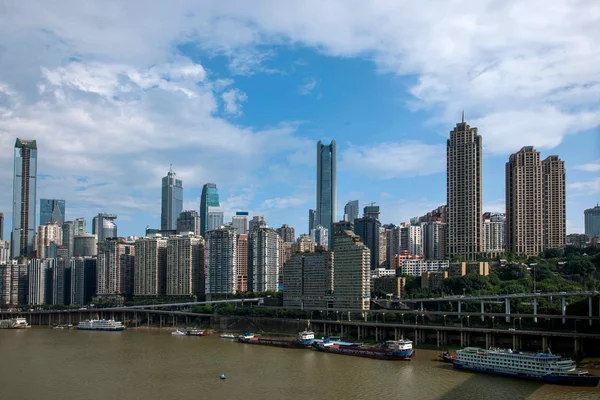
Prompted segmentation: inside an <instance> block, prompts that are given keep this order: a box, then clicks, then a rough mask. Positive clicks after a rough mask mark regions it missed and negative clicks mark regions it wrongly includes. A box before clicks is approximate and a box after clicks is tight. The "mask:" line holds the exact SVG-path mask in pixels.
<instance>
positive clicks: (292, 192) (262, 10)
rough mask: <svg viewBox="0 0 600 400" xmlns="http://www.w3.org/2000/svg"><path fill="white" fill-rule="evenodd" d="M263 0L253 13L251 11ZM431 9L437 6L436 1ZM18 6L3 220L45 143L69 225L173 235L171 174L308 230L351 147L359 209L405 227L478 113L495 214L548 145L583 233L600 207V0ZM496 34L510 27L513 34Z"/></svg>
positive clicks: (45, 192)
mask: <svg viewBox="0 0 600 400" xmlns="http://www.w3.org/2000/svg"><path fill="white" fill-rule="evenodd" d="M250 3H252V4H250ZM421 3H422V4H421ZM421 3H419V4H415V3H414V2H408V1H406V2H404V1H378V2H370V3H369V2H359V1H341V0H340V1H333V0H332V1H328V2H321V1H292V2H278V1H269V0H257V1H255V2H246V1H241V0H239V1H237V0H232V1H227V2H213V1H200V2H198V1H185V0H181V1H174V2H169V4H166V3H165V4H158V3H156V4H155V5H154V6H153V7H148V6H147V3H146V2H142V1H129V2H126V3H125V2H117V1H109V2H105V3H102V4H99V3H98V4H94V3H81V2H77V1H72V2H68V1H67V2H61V4H60V5H56V4H54V5H50V4H48V3H47V2H43V1H23V2H14V3H11V4H10V5H8V6H4V7H3V8H2V9H0V19H1V20H2V21H3V23H2V24H0V212H4V214H5V216H6V217H7V219H8V224H7V225H8V226H7V228H6V232H9V229H10V228H9V226H10V214H11V208H12V206H11V200H12V170H13V165H12V163H13V159H12V158H13V146H14V141H15V138H16V137H21V138H25V139H36V140H37V141H38V147H39V162H38V169H39V172H40V174H41V176H40V181H39V184H38V198H63V199H65V200H66V201H67V218H69V219H73V218H77V217H86V218H87V219H88V220H91V218H92V217H93V215H95V214H97V213H98V212H102V211H106V212H111V213H116V214H117V215H118V220H117V224H118V226H119V233H120V235H123V236H125V235H141V234H143V232H144V228H145V226H147V225H149V226H151V227H158V226H159V225H160V223H159V222H160V215H159V213H160V182H161V177H162V176H164V175H165V174H166V172H167V171H168V169H169V165H170V164H171V163H172V164H173V169H174V170H175V172H176V173H177V175H178V177H180V178H181V179H183V183H184V208H186V209H198V207H199V196H200V192H201V188H202V185H203V184H204V183H206V182H214V183H216V184H217V186H218V187H219V191H220V196H221V203H222V206H223V208H224V211H225V214H226V220H228V219H230V218H231V215H232V214H234V213H235V211H249V212H250V214H251V215H264V216H265V218H266V219H267V221H268V222H269V224H270V225H271V226H280V225H281V224H283V223H288V224H290V225H292V226H294V227H296V231H297V233H302V232H306V230H307V224H308V222H307V220H308V209H309V208H313V207H314V204H315V165H316V142H317V141H318V140H324V141H326V142H328V141H330V140H332V139H334V140H336V141H337V143H338V218H341V216H342V213H343V206H344V204H345V202H346V201H348V200H353V199H358V200H360V202H361V206H362V204H364V203H366V202H371V201H374V202H376V203H377V204H379V205H380V207H381V211H382V219H383V220H384V222H393V223H400V222H402V221H407V220H408V219H409V218H411V217H413V216H416V215H421V214H423V213H425V212H427V211H429V210H431V209H433V208H435V207H437V206H439V205H441V204H444V203H445V190H446V187H445V185H446V182H445V143H446V142H445V140H446V138H447V136H448V132H449V131H450V130H451V129H452V128H453V127H454V124H455V123H456V122H458V121H459V119H460V113H461V111H462V110H463V109H464V110H465V113H466V119H467V121H468V122H469V123H470V124H471V125H472V126H477V127H478V128H479V133H480V134H481V135H482V137H483V143H484V153H485V157H484V162H483V169H484V176H483V178H484V191H483V196H484V198H483V201H484V210H485V211H503V209H504V163H505V162H506V160H507V158H508V156H509V154H510V153H512V152H515V151H518V150H519V149H520V148H521V147H522V146H527V145H534V146H536V148H537V149H538V150H539V151H540V152H541V153H542V157H543V158H545V157H546V156H548V155H552V154H558V155H559V156H560V157H561V158H562V159H563V160H565V161H566V166H567V231H568V232H569V233H572V232H581V231H583V210H584V209H585V208H588V207H591V206H593V205H595V204H596V202H598V201H599V200H600V178H599V176H600V139H599V137H600V128H599V126H600V69H598V68H597V66H598V65H600V54H599V53H598V52H597V51H595V50H594V49H595V48H596V44H597V43H598V41H599V40H600V28H599V27H600V5H598V4H597V2H594V1H592V0H589V1H579V2H576V3H575V2H568V1H555V2H552V5H548V3H547V2H545V1H531V2H527V4H523V3H524V2H518V1H506V2H502V3H499V2H494V1H459V2H458V3H460V4H458V3H450V2H444V1H427V2H421ZM498 21H502V22H501V23H499V22H498Z"/></svg>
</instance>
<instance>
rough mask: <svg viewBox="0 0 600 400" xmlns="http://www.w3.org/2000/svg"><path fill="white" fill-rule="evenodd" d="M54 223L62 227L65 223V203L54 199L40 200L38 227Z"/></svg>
mask: <svg viewBox="0 0 600 400" xmlns="http://www.w3.org/2000/svg"><path fill="white" fill-rule="evenodd" d="M48 222H56V223H58V225H59V226H62V224H63V222H65V201H64V200H55V199H40V225H46V224H47V223H48Z"/></svg>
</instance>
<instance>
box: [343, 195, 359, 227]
mask: <svg viewBox="0 0 600 400" xmlns="http://www.w3.org/2000/svg"><path fill="white" fill-rule="evenodd" d="M358 213H359V208H358V200H350V201H349V202H347V203H346V205H345V206H344V221H346V222H354V220H355V219H356V218H358Z"/></svg>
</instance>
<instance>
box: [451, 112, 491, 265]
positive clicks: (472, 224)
mask: <svg viewBox="0 0 600 400" xmlns="http://www.w3.org/2000/svg"><path fill="white" fill-rule="evenodd" d="M482 158H483V155H482V143H481V136H479V135H478V134H477V128H472V127H470V126H469V125H468V124H467V123H466V122H465V114H464V113H463V117H462V121H461V122H460V123H458V124H456V127H455V128H454V129H453V130H452V131H450V139H448V142H447V153H446V159H447V160H446V161H447V166H446V167H447V199H448V255H449V256H461V257H463V258H464V259H466V260H474V259H476V257H477V255H478V254H479V253H481V251H482V249H483V248H482V243H481V241H482V234H481V230H482V220H481V214H482V211H481V207H482V205H481V204H482V200H481V198H482V194H481V191H482V180H481V179H482V178H481V175H482Z"/></svg>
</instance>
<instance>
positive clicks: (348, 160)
mask: <svg viewBox="0 0 600 400" xmlns="http://www.w3.org/2000/svg"><path fill="white" fill-rule="evenodd" d="M341 167H342V168H343V169H345V170H351V171H353V172H355V173H358V174H362V175H367V176H369V177H371V178H373V179H391V178H406V177H411V176H422V175H430V174H435V173H438V172H442V171H444V169H445V168H446V148H445V147H444V146H440V145H428V144H424V143H419V142H414V141H406V142H400V143H381V144H378V145H374V146H370V147H369V146H350V147H349V148H348V149H347V150H344V151H342V155H341Z"/></svg>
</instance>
